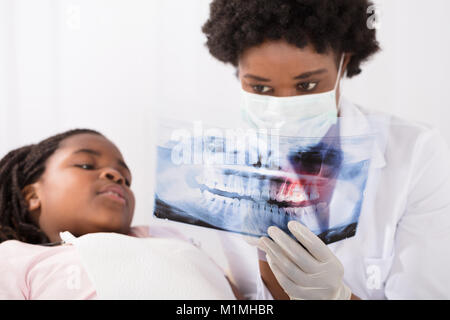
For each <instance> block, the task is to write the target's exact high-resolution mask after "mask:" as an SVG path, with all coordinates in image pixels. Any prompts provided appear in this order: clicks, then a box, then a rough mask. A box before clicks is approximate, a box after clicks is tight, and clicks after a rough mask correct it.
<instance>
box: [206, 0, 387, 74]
mask: <svg viewBox="0 0 450 320" xmlns="http://www.w3.org/2000/svg"><path fill="white" fill-rule="evenodd" d="M372 5H373V4H372V3H371V2H370V1H368V0H213V1H212V3H211V6H210V17H209V20H208V21H207V22H206V23H205V24H204V25H203V28H202V31H203V32H204V33H205V35H206V37H207V42H206V46H207V47H208V49H209V51H210V53H211V54H212V55H213V56H214V57H215V58H217V59H218V60H220V61H222V62H224V63H231V64H232V65H234V66H238V62H239V57H240V56H241V54H242V53H243V52H244V51H245V50H246V49H248V48H251V47H254V46H257V45H260V44H262V43H263V42H264V41H266V40H280V39H284V40H286V41H287V42H288V43H290V44H292V45H295V46H297V47H299V48H304V47H305V46H307V45H309V44H311V45H312V46H313V47H314V48H315V49H316V51H317V52H318V53H320V54H322V53H327V52H329V50H330V49H331V50H332V51H333V52H334V53H336V55H337V56H338V55H340V54H341V53H343V52H345V53H351V54H352V58H351V60H350V62H349V64H348V67H347V77H349V78H351V77H353V76H355V75H358V74H360V73H361V68H360V66H361V64H362V63H363V62H365V61H366V60H368V58H369V57H370V56H372V55H373V54H374V53H376V52H377V51H378V50H379V49H380V47H379V43H378V41H377V39H376V30H375V29H373V28H369V27H368V25H367V21H368V19H369V12H370V11H369V10H368V9H369V8H370V7H371V6H372Z"/></svg>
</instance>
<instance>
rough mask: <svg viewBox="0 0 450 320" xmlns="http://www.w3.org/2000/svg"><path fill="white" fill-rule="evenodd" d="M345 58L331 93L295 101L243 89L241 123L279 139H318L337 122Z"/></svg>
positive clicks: (309, 96)
mask: <svg viewBox="0 0 450 320" xmlns="http://www.w3.org/2000/svg"><path fill="white" fill-rule="evenodd" d="M343 62H344V55H342V58H341V62H340V65H339V71H338V77H337V80H336V84H335V86H334V89H333V90H332V91H329V92H324V93H318V94H309V95H302V96H294V97H272V96H265V95H258V94H252V93H248V92H246V91H244V90H243V89H242V111H243V115H244V119H245V120H246V121H247V122H249V123H250V125H252V126H253V127H256V128H258V129H277V130H278V131H279V134H280V135H285V136H300V137H308V138H321V137H323V136H325V135H326V133H327V132H328V130H329V129H330V127H331V126H332V125H334V124H336V122H337V116H338V105H337V104H336V95H337V88H338V85H339V81H340V78H341V72H342V65H343Z"/></svg>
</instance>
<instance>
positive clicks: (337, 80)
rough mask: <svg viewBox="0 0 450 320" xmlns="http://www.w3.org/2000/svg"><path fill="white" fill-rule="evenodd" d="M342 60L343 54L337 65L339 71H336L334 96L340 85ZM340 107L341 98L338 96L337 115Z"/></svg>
mask: <svg viewBox="0 0 450 320" xmlns="http://www.w3.org/2000/svg"><path fill="white" fill-rule="evenodd" d="M344 58H345V53H343V54H342V57H341V62H340V63H339V70H338V76H337V79H336V84H335V85H334V92H335V94H336V96H337V89H338V86H339V84H340V83H341V75H342V67H343V66H344ZM340 88H342V87H340ZM341 91H342V90H341ZM340 105H341V97H340V96H339V100H338V101H337V105H336V107H337V111H338V114H339V113H340V111H341V110H340Z"/></svg>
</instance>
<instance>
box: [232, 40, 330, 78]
mask: <svg viewBox="0 0 450 320" xmlns="http://www.w3.org/2000/svg"><path fill="white" fill-rule="evenodd" d="M332 62H334V58H333V55H332V54H331V53H330V54H319V53H317V52H316V51H315V50H314V49H313V48H312V47H311V46H306V47H304V48H298V47H296V46H294V45H291V44H289V43H287V42H285V41H268V42H264V43H263V44H261V45H259V46H255V47H251V48H249V49H247V50H246V51H244V53H243V54H242V55H241V57H240V60H239V67H240V68H241V69H255V68H258V69H265V70H272V69H273V70H279V69H280V68H286V69H287V70H289V72H290V73H292V76H295V75H297V74H298V73H299V72H307V71H310V70H313V69H314V70H315V69H317V68H323V67H324V66H328V65H330V66H333V64H332Z"/></svg>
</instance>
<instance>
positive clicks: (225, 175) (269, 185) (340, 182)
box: [154, 136, 371, 243]
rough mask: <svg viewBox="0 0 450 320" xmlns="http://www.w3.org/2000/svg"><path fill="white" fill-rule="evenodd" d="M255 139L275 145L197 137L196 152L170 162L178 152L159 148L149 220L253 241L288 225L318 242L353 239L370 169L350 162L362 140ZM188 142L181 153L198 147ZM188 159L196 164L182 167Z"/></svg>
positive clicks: (363, 162) (360, 160) (366, 142)
mask: <svg viewBox="0 0 450 320" xmlns="http://www.w3.org/2000/svg"><path fill="white" fill-rule="evenodd" d="M259 138H260V137H257V139H256V140H255V141H257V142H258V145H259V142H260V139H259ZM263 138H264V139H265V141H266V142H267V141H269V140H270V141H276V143H273V144H270V143H269V144H267V143H266V144H262V143H261V145H264V146H263V147H261V148H260V147H258V148H254V147H253V146H254V145H255V143H254V142H255V141H253V143H252V144H247V148H243V145H238V146H236V144H232V143H229V141H228V140H227V139H226V138H224V137H223V136H221V137H211V136H209V137H206V138H205V137H203V138H202V143H201V146H202V147H203V148H200V149H201V150H197V151H196V150H192V149H191V150H188V151H186V150H185V151H184V155H182V156H179V157H175V158H177V159H183V161H178V162H176V163H174V161H173V159H174V152H175V151H176V152H179V151H180V150H181V149H182V147H180V145H179V144H177V143H175V142H174V141H170V140H168V141H167V143H160V145H159V146H158V148H157V176H156V192H155V212H154V214H155V216H156V217H159V218H166V219H171V220H175V221H180V222H185V223H190V224H195V225H199V226H205V227H210V228H216V229H220V230H226V231H232V232H237V233H241V234H246V235H251V236H257V237H259V236H267V228H268V227H269V226H277V227H279V228H281V229H282V230H285V231H286V232H288V229H287V224H288V222H289V221H291V220H296V221H300V222H301V223H302V224H304V225H305V226H307V227H308V228H309V229H310V230H311V231H313V232H314V233H315V234H317V235H318V236H319V237H321V239H322V240H323V241H324V242H325V243H331V242H335V241H338V240H341V239H344V238H348V237H351V236H353V235H354V234H355V232H356V226H357V222H358V219H359V216H360V212H361V207H362V203H363V200H364V196H363V195H364V190H365V187H366V182H367V176H368V170H369V166H370V156H362V157H356V158H355V157H354V155H355V154H358V155H362V154H365V153H364V152H361V150H362V148H365V149H367V150H370V146H371V144H370V137H357V138H351V137H350V138H348V137H347V138H345V139H343V138H340V137H339V136H337V137H327V138H322V139H315V140H313V139H310V138H308V139H302V138H300V137H299V138H292V137H291V138H283V137H277V140H274V139H273V137H270V139H267V137H266V136H264V137H263ZM195 139H196V138H195V137H188V139H185V140H184V142H185V146H188V147H189V148H190V147H192V146H195V145H199V143H198V141H196V140H195ZM186 141H187V142H188V143H186ZM230 146H231V147H230ZM249 146H250V147H249ZM205 147H206V148H207V152H206V153H205ZM275 148H276V149H277V150H275ZM243 149H245V151H243ZM352 150H353V151H354V150H357V152H352ZM196 152H197V153H198V152H201V153H202V155H201V156H199V155H198V154H196ZM367 154H370V153H369V152H367ZM186 155H188V156H186ZM205 155H206V156H205ZM255 155H256V156H255ZM195 156H197V159H198V158H199V157H200V158H202V160H203V161H189V160H192V159H194V157H195ZM239 159H240V161H239Z"/></svg>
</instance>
